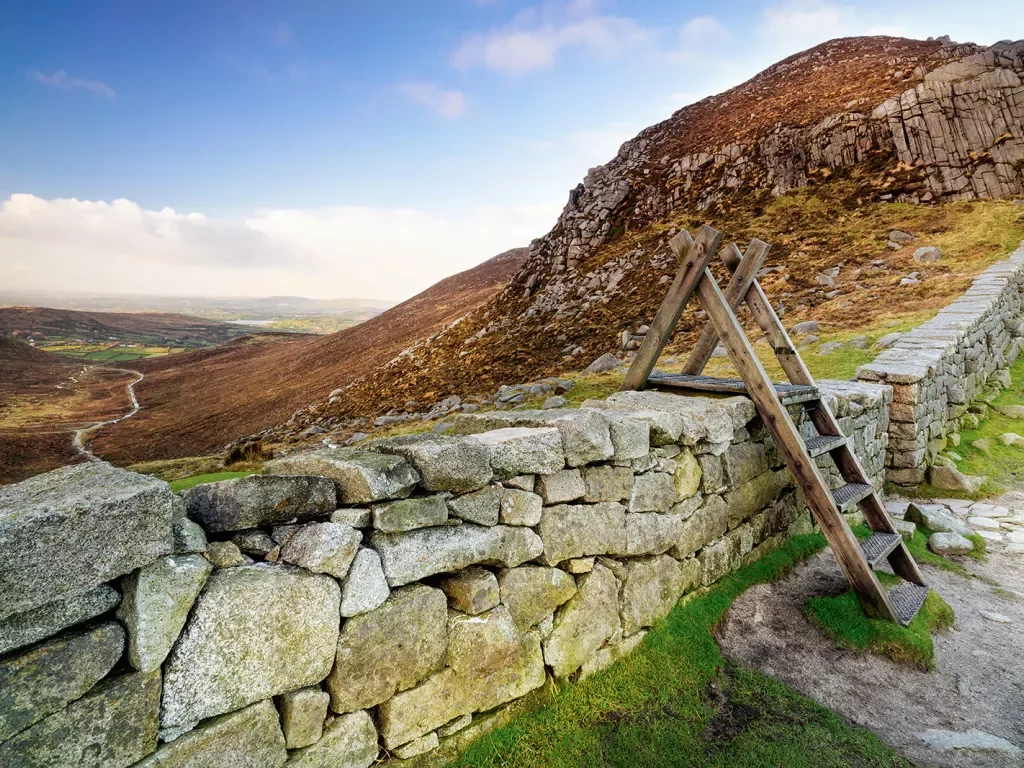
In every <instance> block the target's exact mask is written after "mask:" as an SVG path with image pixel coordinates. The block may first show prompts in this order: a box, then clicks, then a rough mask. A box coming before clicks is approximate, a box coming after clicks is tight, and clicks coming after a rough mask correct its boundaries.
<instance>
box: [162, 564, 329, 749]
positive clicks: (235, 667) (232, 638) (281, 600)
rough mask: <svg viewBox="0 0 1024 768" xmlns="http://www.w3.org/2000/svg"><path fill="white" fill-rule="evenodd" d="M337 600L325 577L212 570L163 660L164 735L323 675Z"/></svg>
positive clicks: (260, 568) (281, 569)
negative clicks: (164, 660)
mask: <svg viewBox="0 0 1024 768" xmlns="http://www.w3.org/2000/svg"><path fill="white" fill-rule="evenodd" d="M339 602H340V589H339V587H338V582H337V581H335V580H334V579H332V578H331V577H330V576H324V575H316V574H311V573H307V572H306V571H303V570H300V569H297V568H289V567H286V566H276V565H270V564H266V563H259V564H256V565H249V566H242V567H239V568H230V569H227V570H218V571H214V573H213V574H212V575H211V576H210V579H209V581H208V582H207V585H206V589H205V590H204V591H203V593H202V594H201V595H200V596H199V599H198V600H196V603H195V607H194V608H193V610H192V614H191V616H190V618H189V621H188V624H186V626H185V629H184V631H183V632H182V634H181V638H180V639H179V640H178V643H177V644H176V645H175V646H174V649H173V650H172V651H171V654H170V656H169V657H168V659H167V663H166V664H165V665H164V693H163V708H162V711H161V715H160V718H161V720H160V726H161V732H162V733H163V734H165V735H166V736H173V735H176V734H180V733H182V732H183V731H186V730H189V729H190V728H192V727H193V726H194V725H195V724H196V723H198V722H199V721H200V720H203V719H205V718H207V717H211V716H213V715H219V714H222V713H224V712H231V711H233V710H236V709H240V708H241V707H244V706H246V705H247V704H251V703H253V702H255V701H259V700H260V699H267V698H270V697H272V696H277V695H279V694H282V693H284V692H286V691H290V690H293V689H295V688H302V687H305V686H307V685H312V684H314V683H318V682H320V681H321V680H323V679H324V678H325V677H327V674H328V673H329V672H330V671H331V666H332V664H333V662H334V654H335V650H336V647H337V642H338V630H339V626H340V624H341V613H340V607H339Z"/></svg>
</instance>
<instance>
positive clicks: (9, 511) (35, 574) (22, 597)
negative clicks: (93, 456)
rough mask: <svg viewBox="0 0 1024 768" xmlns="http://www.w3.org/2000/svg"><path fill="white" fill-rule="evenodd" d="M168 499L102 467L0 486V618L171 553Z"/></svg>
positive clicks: (142, 479)
mask: <svg viewBox="0 0 1024 768" xmlns="http://www.w3.org/2000/svg"><path fill="white" fill-rule="evenodd" d="M173 498H174V494H172V493H171V488H170V486H169V485H167V483H165V482H164V481H163V480H156V479H155V478H152V477H148V476H146V475H137V474H135V473H134V472H128V471H126V470H123V469H117V468H115V467H112V466H110V465H109V464H106V463H103V462H90V463H88V464H77V465H75V466H71V467H63V468H62V469H57V470H54V471H53V472H47V473H46V474H43V475H36V476H35V477H32V478H29V479H28V480H25V481H24V482H21V483H17V484H15V485H8V486H3V487H0V595H3V600H2V601H0V620H2V619H5V618H6V617H8V616H10V615H12V614H16V613H23V612H25V611H29V610H31V609H33V608H36V607H38V606H40V605H43V604H45V603H50V602H53V601H55V600H63V599H65V598H69V597H74V596H76V595H80V594H83V593H84V592H88V591H89V590H90V589H92V588H94V587H96V586H99V585H100V584H103V583H105V582H108V581H111V580H112V579H116V578H117V577H119V576H123V575H125V574H126V573H131V572H132V571H134V570H135V569H136V568H139V567H141V566H143V565H145V564H146V563H149V562H152V561H153V560H155V559H156V558H158V557H160V556H162V555H167V554H170V553H171V552H172V551H173V548H174V544H173V541H172V537H171V514H172V499H173Z"/></svg>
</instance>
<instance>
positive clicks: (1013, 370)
mask: <svg viewBox="0 0 1024 768" xmlns="http://www.w3.org/2000/svg"><path fill="white" fill-rule="evenodd" d="M1005 405H1024V357H1021V358H1018V360H1017V362H1015V363H1014V364H1013V365H1012V366H1011V367H1010V387H1009V389H1004V390H1003V391H1002V392H1000V393H999V395H998V396H997V397H996V398H995V399H994V400H993V401H992V407H991V408H989V410H988V413H987V415H986V416H985V418H984V419H983V420H982V421H981V423H980V424H979V425H978V428H977V429H970V430H964V431H963V432H961V433H960V446H959V447H958V448H955V449H953V450H955V451H956V452H957V453H958V454H960V455H961V456H963V460H962V461H958V462H957V468H958V469H959V470H960V471H961V472H964V473H966V474H969V475H985V476H986V477H988V478H989V480H988V483H986V486H987V487H983V488H982V491H986V490H988V491H996V492H998V491H999V490H1001V488H1002V487H1003V486H1005V485H1016V484H1018V483H1020V482H1022V481H1024V447H1020V446H1013V445H1003V444H1002V443H1001V442H999V436H1000V435H1002V434H1005V433H1007V432H1013V433H1017V434H1024V421H1021V420H1020V419H1011V418H1009V417H1007V416H1003V415H1002V414H1001V413H998V412H997V411H996V410H995V408H996V407H999V406H1005ZM978 440H985V441H986V442H987V443H988V447H987V450H984V449H980V448H977V447H975V443H976V442H977V441H978Z"/></svg>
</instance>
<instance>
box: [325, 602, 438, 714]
mask: <svg viewBox="0 0 1024 768" xmlns="http://www.w3.org/2000/svg"><path fill="white" fill-rule="evenodd" d="M447 648H448V601H447V600H446V599H445V596H444V593H443V592H442V591H441V590H439V589H433V588H431V587H427V586H424V585H422V584H415V585H412V586H408V587H404V588H402V589H396V590H394V591H393V592H392V593H391V597H389V598H388V599H387V601H386V602H385V603H384V604H383V605H382V606H381V607H380V608H377V609H376V610H373V611H370V612H369V613H364V614H362V615H361V616H356V617H355V618H352V619H349V620H348V621H346V622H345V626H344V627H343V628H342V631H341V635H340V637H339V638H338V644H337V649H336V651H337V656H336V659H335V662H334V666H333V668H332V669H331V670H330V676H329V677H328V678H327V681H326V687H327V691H328V692H329V693H330V694H331V709H332V710H334V711H335V712H354V711H356V710H359V709H368V708H370V707H373V706H376V705H377V704H380V703H381V702H382V701H386V700H387V699H389V698H390V697H391V696H393V695H394V694H395V692H396V691H402V690H405V689H406V688H410V687H411V686H413V685H415V684H416V683H418V682H419V681H420V680H423V679H424V678H426V677H427V676H429V675H430V674H432V673H434V672H437V671H438V670H439V669H441V668H442V667H443V666H444V663H445V655H446V651H447Z"/></svg>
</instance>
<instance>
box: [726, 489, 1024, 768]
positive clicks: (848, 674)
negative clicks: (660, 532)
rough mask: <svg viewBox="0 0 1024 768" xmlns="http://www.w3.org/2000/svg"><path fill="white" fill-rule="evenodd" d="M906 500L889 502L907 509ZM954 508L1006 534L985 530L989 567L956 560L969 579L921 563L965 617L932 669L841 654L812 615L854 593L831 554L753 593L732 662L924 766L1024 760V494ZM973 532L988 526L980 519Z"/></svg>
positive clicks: (731, 642)
mask: <svg viewBox="0 0 1024 768" xmlns="http://www.w3.org/2000/svg"><path fill="white" fill-rule="evenodd" d="M928 503H933V504H934V503H936V502H934V501H933V502H928ZM905 506H906V503H905V502H903V503H902V504H901V503H899V502H896V503H894V504H893V506H892V509H893V511H894V513H896V515H897V516H899V515H900V514H901V512H902V510H903V509H904V508H905ZM946 508H947V510H948V511H951V512H953V513H954V514H956V515H957V516H958V517H960V518H961V519H964V520H967V519H970V518H978V517H982V518H984V519H988V520H998V519H999V518H1004V520H1003V521H1002V522H1000V528H999V529H998V530H997V529H995V528H993V529H991V530H992V532H993V533H996V534H998V535H999V536H1000V537H1001V538H1000V539H999V540H996V539H995V537H992V536H990V537H988V538H990V542H989V544H988V549H989V553H990V554H989V559H988V562H986V563H979V562H977V561H976V560H973V559H970V558H956V559H957V560H958V561H959V562H960V563H962V564H963V565H964V567H965V568H966V569H967V570H968V571H969V572H970V573H971V574H972V577H971V578H964V577H963V576H959V575H957V574H955V573H951V572H949V571H943V570H940V569H938V568H934V567H931V566H928V565H925V566H924V569H925V575H926V577H927V578H928V579H929V581H930V583H931V584H932V586H933V587H934V588H935V589H937V590H938V591H939V592H940V593H941V594H942V596H943V597H944V598H945V600H946V601H947V602H948V603H949V604H950V605H951V606H952V607H953V610H954V611H956V616H957V620H956V625H955V626H954V628H953V629H952V630H951V631H949V632H940V633H938V634H937V635H936V636H935V638H934V640H935V659H936V669H935V670H934V671H932V672H928V673H925V672H920V671H917V670H914V669H911V668H910V667H907V666H905V665H902V664H897V663H896V662H893V661H890V660H889V659H886V658H882V657H879V656H875V655H872V654H856V653H854V652H852V651H848V650H843V649H839V648H837V647H836V646H835V644H834V643H833V642H832V640H831V639H830V638H828V637H827V636H826V635H825V634H824V632H823V631H822V630H821V629H819V628H818V627H817V626H815V625H812V624H811V623H810V621H808V619H807V618H806V616H805V615H804V613H803V610H802V605H803V602H804V601H805V600H806V599H807V598H808V597H810V596H812V595H822V594H838V593H841V592H843V591H845V590H846V589H848V585H847V583H846V581H845V579H844V578H843V576H842V574H841V572H840V571H839V567H838V565H837V563H836V561H835V558H834V557H833V556H832V553H831V551H829V550H826V551H824V552H822V553H820V554H819V555H817V556H815V557H813V558H811V559H810V560H809V561H807V562H806V563H804V564H802V565H801V566H799V567H798V568H797V569H796V570H795V571H794V572H793V573H792V574H791V575H790V576H788V577H787V578H786V579H783V580H782V581H780V582H776V583H774V584H762V585H759V586H757V587H753V588H752V589H750V590H748V591H747V592H746V593H745V594H744V595H742V596H741V597H740V598H739V599H738V600H736V602H735V603H734V604H733V607H732V608H731V609H730V611H729V613H728V614H727V616H726V618H725V620H724V621H723V623H722V625H721V626H720V627H719V630H718V639H719V642H720V644H721V646H722V650H723V653H724V654H725V655H726V656H728V657H729V658H731V659H734V660H736V661H739V662H742V663H744V664H746V665H748V666H751V667H754V668H756V669H758V670H760V671H761V672H764V673H765V674H768V675H771V676H773V677H776V678H778V679H780V680H782V681H784V682H785V683H787V684H788V685H790V686H791V687H793V688H794V689H796V690H798V691H800V692H801V693H803V694H804V695H806V696H808V697H810V698H812V699H814V700H815V701H818V702H820V703H821V704H823V705H825V706H826V707H829V708H830V709H832V710H833V711H835V712H837V713H839V714H840V715H841V716H842V717H844V718H845V719H847V720H848V721H850V722H852V723H855V724H857V725H860V726H863V727H865V728H869V729H871V730H872V731H874V732H875V733H877V734H878V735H879V736H880V737H881V738H882V739H883V740H885V741H886V742H887V743H889V744H890V745H892V746H893V747H894V748H895V749H897V750H899V751H900V752H901V753H903V754H904V755H906V756H907V757H908V758H909V759H910V760H911V761H912V762H914V763H915V764H917V765H927V766H953V767H956V768H968V766H970V767H974V766H996V767H998V768H1004V767H1006V768H1009V767H1010V766H1024V551H1022V549H1024V548H1020V547H1017V546H1016V545H1015V542H1014V541H1013V540H1012V539H1016V538H1018V537H1016V536H1013V534H1014V532H1015V531H1016V530H1017V526H1018V523H1016V522H1013V518H1016V517H1020V518H1021V519H1022V522H1021V524H1020V530H1024V494H1020V493H1016V494H1008V495H1007V496H1004V497H1001V498H999V499H994V500H990V501H989V502H987V504H986V505H974V506H973V507H972V506H971V505H970V502H958V501H954V502H948V503H947V504H946ZM1004 509H1005V511H1006V512H1009V514H1003V512H1004ZM1017 510H1020V511H1017ZM972 527H975V529H976V530H987V529H983V528H981V526H980V525H979V524H978V523H977V520H974V521H973V524H972ZM982 747H984V748H982Z"/></svg>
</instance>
